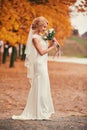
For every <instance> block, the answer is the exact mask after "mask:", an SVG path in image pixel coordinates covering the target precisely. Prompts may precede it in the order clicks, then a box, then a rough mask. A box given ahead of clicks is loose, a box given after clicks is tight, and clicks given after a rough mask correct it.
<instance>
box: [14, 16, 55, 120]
mask: <svg viewBox="0 0 87 130" xmlns="http://www.w3.org/2000/svg"><path fill="white" fill-rule="evenodd" d="M47 25H48V21H47V20H46V19H45V18H44V17H42V16H41V17H37V18H35V19H34V20H33V22H32V25H31V28H30V33H29V37H28V41H27V46H26V51H25V53H26V60H25V65H26V66H27V67H28V70H29V71H28V77H29V79H31V80H30V81H31V82H30V83H31V89H30V92H29V96H28V100H27V104H26V106H25V109H24V111H23V112H22V114H21V115H19V116H15V115H14V116H13V117H12V119H21V120H27V119H28V120H29V119H32V120H35V119H37V120H43V119H49V118H50V116H51V114H52V113H54V106H53V102H52V98H51V92H50V82H49V76H48V68H47V53H48V52H49V51H51V50H52V49H54V48H55V45H54V44H53V43H51V44H50V46H48V42H47V41H45V40H44V39H43V38H42V34H43V32H44V31H46V28H47Z"/></svg>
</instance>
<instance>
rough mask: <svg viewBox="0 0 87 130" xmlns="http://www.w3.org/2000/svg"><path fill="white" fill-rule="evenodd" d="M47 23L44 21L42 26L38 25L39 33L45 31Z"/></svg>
mask: <svg viewBox="0 0 87 130" xmlns="http://www.w3.org/2000/svg"><path fill="white" fill-rule="evenodd" d="M47 25H48V24H47V23H44V24H43V25H42V26H40V27H38V31H39V32H40V33H43V32H45V31H46V29H47Z"/></svg>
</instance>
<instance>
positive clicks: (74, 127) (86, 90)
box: [0, 59, 87, 130]
mask: <svg viewBox="0 0 87 130" xmlns="http://www.w3.org/2000/svg"><path fill="white" fill-rule="evenodd" d="M48 69H49V77H50V83H51V93H52V98H53V102H54V107H55V114H54V115H52V117H51V119H50V120H48V121H32V120H30V121H14V120H12V119H11V116H12V115H13V114H20V113H21V112H22V110H23V108H24V106H25V104H26V100H27V96H28V93H29V89H30V84H29V79H27V78H26V72H27V70H26V68H25V67H24V62H23V61H21V60H20V59H17V61H16V62H15V66H14V68H9V60H7V63H6V64H4V65H2V64H1V65H0V130H86V129H87V104H86V99H87V65H86V64H75V63H65V62H56V61H48Z"/></svg>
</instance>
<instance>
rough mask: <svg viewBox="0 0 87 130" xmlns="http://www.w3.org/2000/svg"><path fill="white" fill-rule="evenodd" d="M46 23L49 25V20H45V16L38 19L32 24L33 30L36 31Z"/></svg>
mask: <svg viewBox="0 0 87 130" xmlns="http://www.w3.org/2000/svg"><path fill="white" fill-rule="evenodd" d="M45 23H46V24H48V21H47V19H45V18H44V17H43V16H40V17H37V18H35V19H34V20H33V22H32V29H33V30H35V29H37V28H38V27H40V26H41V25H43V24H45Z"/></svg>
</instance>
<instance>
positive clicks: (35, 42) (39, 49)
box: [32, 38, 55, 55]
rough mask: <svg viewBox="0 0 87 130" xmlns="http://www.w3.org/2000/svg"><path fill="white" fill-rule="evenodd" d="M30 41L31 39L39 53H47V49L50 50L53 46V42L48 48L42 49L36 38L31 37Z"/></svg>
mask: <svg viewBox="0 0 87 130" xmlns="http://www.w3.org/2000/svg"><path fill="white" fill-rule="evenodd" d="M32 41H33V44H34V46H35V48H36V49H37V51H38V52H39V54H40V55H44V54H46V53H48V52H49V51H51V50H52V49H54V48H55V45H54V44H53V45H52V46H50V47H49V48H48V49H46V50H42V48H41V46H40V44H39V42H38V40H37V39H36V38H33V39H32Z"/></svg>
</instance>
